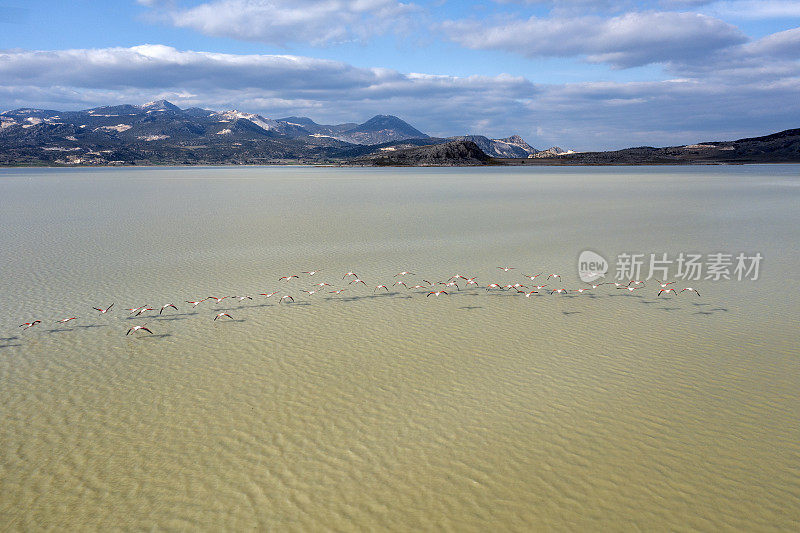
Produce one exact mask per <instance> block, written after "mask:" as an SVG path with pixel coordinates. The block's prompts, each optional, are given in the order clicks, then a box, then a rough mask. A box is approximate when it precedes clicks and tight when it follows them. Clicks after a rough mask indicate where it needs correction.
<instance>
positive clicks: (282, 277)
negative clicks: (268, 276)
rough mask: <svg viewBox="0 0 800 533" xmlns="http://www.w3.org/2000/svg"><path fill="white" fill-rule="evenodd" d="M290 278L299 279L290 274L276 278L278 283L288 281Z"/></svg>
mask: <svg viewBox="0 0 800 533" xmlns="http://www.w3.org/2000/svg"><path fill="white" fill-rule="evenodd" d="M292 278H297V279H300V276H297V275H295V274H292V275H291V276H281V277H279V278H278V281H284V280H285V281H290V280H291V279H292Z"/></svg>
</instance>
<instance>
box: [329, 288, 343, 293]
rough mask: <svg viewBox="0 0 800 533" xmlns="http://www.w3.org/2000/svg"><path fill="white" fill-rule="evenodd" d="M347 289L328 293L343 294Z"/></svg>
mask: <svg viewBox="0 0 800 533" xmlns="http://www.w3.org/2000/svg"><path fill="white" fill-rule="evenodd" d="M346 290H347V289H337V290H335V291H328V293H329V294H342V293H343V292H344V291H346Z"/></svg>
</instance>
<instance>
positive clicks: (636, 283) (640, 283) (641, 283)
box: [628, 279, 644, 287]
mask: <svg viewBox="0 0 800 533" xmlns="http://www.w3.org/2000/svg"><path fill="white" fill-rule="evenodd" d="M631 283H633V284H634V285H641V286H642V287H644V281H640V280H638V279H636V280H634V279H632V280H630V281H629V282H628V287H630V286H631Z"/></svg>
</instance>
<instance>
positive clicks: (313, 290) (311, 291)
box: [303, 289, 319, 296]
mask: <svg viewBox="0 0 800 533" xmlns="http://www.w3.org/2000/svg"><path fill="white" fill-rule="evenodd" d="M303 292H304V293H306V294H308V295H309V296H311V295H313V294H316V293H318V292H319V290H318V289H312V290H310V291H303Z"/></svg>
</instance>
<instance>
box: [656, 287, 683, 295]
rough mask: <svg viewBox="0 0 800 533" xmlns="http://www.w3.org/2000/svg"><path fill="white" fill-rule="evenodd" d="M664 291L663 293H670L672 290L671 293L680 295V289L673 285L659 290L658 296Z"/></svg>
mask: <svg viewBox="0 0 800 533" xmlns="http://www.w3.org/2000/svg"><path fill="white" fill-rule="evenodd" d="M662 292H663V293H670V292H671V293H672V294H674V295H675V296H677V295H678V291H676V290H675V289H673V288H672V287H670V288H669V289H661V290H660V291H658V294H656V296H661V293H662Z"/></svg>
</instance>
